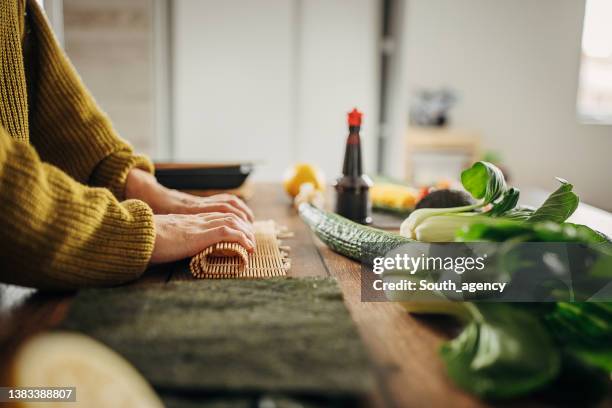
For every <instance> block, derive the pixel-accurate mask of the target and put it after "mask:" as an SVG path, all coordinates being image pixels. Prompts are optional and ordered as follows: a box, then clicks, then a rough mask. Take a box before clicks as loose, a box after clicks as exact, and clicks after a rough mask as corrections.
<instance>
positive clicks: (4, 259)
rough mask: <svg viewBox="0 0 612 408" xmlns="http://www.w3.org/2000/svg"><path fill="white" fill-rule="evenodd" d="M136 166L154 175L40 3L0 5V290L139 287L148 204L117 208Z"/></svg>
mask: <svg viewBox="0 0 612 408" xmlns="http://www.w3.org/2000/svg"><path fill="white" fill-rule="evenodd" d="M26 10H27V13H26ZM134 166H137V167H140V168H143V169H146V170H149V171H152V166H151V164H150V162H149V161H148V160H147V159H145V158H143V157H139V156H135V155H134V154H133V152H132V149H131V148H130V146H129V145H128V144H127V143H126V142H124V141H123V140H121V139H120V138H119V137H118V136H117V134H116V133H115V131H114V130H113V128H112V125H111V123H110V121H109V120H108V118H107V117H106V115H105V114H104V113H103V112H102V111H101V110H100V108H99V107H98V106H97V105H96V102H95V101H94V99H93V98H92V96H91V95H90V94H89V93H88V91H87V90H86V88H85V86H84V85H83V83H82V82H81V80H80V78H79V76H78V75H77V73H76V71H75V70H74V68H73V67H72V65H71V64H70V62H69V60H68V58H67V57H66V55H65V54H64V52H63V51H62V50H61V48H60V47H59V45H58V43H57V41H56V39H55V37H54V35H53V33H52V32H51V30H50V28H49V24H48V22H47V20H46V18H45V15H44V13H43V12H42V11H41V10H40V8H39V6H38V5H37V3H36V1H35V0H27V5H26V1H25V0H2V1H0V281H2V282H8V283H16V284H20V285H24V286H33V287H38V288H44V289H69V288H78V287H85V286H101V285H113V284H118V283H122V282H126V281H129V280H132V279H134V278H136V277H138V276H139V275H140V274H141V273H142V272H143V271H144V269H145V268H146V265H147V263H148V260H149V258H150V255H151V251H152V249H153V244H154V240H155V230H154V225H153V214H152V212H151V209H150V208H149V207H148V206H147V205H146V204H145V203H143V202H141V201H138V200H127V201H123V202H120V201H119V200H123V199H124V197H123V192H124V185H125V180H126V176H127V173H128V171H129V170H130V169H131V168H132V167H134Z"/></svg>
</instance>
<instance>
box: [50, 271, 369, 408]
mask: <svg viewBox="0 0 612 408" xmlns="http://www.w3.org/2000/svg"><path fill="white" fill-rule="evenodd" d="M62 328H63V329H67V330H77V331H80V332H84V333H86V334H88V335H90V336H92V337H94V338H96V339H98V340H100V341H101V342H103V343H105V344H107V345H108V346H110V347H111V348H112V349H114V350H115V351H117V352H118V353H119V354H121V355H123V356H124V357H125V358H126V359H127V360H128V361H130V362H131V363H132V364H133V365H134V366H135V367H136V368H137V369H138V370H139V371H140V372H141V373H142V374H143V375H144V377H145V378H147V379H148V381H149V382H150V383H151V384H152V385H153V386H154V387H155V388H156V389H157V390H158V392H160V393H161V394H162V396H164V395H165V396H166V397H167V398H168V400H166V402H167V403H168V405H169V406H179V405H186V406H189V405H191V404H190V403H188V401H189V400H191V401H192V403H195V402H193V401H200V403H202V402H203V399H202V397H204V396H208V397H211V396H213V395H214V396H215V398H219V396H227V397H231V398H232V399H234V402H237V403H238V404H237V405H242V402H244V401H254V400H258V399H259V397H258V396H265V395H281V396H282V395H285V396H288V395H293V396H297V397H298V398H307V399H308V398H314V401H315V402H316V401H326V402H325V403H322V405H330V406H331V405H335V404H331V400H329V399H340V400H346V399H347V398H348V399H354V398H359V397H360V396H363V395H364V394H365V393H366V392H368V390H369V389H370V387H371V386H372V383H373V381H372V377H371V371H370V364H369V361H368V358H367V355H366V352H365V350H364V348H363V346H362V343H361V341H360V338H359V335H358V333H357V331H356V329H355V326H354V324H353V322H352V320H351V318H350V315H349V313H348V311H347V310H346V308H345V306H344V302H343V300H342V294H341V292H340V289H339V287H338V285H337V283H336V282H335V280H333V279H329V278H310V279H287V278H281V279H266V280H197V281H179V282H170V283H165V284H163V283H160V284H153V285H150V286H145V287H143V286H139V287H130V286H125V287H118V288H114V289H88V290H83V291H81V292H79V294H78V295H77V296H76V298H75V300H74V301H73V303H72V305H71V308H70V310H69V312H68V316H67V318H66V320H65V321H64V323H63V325H62ZM185 398H186V400H184V401H183V403H184V404H183V403H180V404H179V403H178V401H180V400H181V399H185ZM236 398H237V399H236ZM241 398H244V400H242V399H241ZM321 398H323V399H322V400H321ZM209 400H210V398H209ZM171 401H174V402H177V403H176V404H175V403H171ZM222 401H224V398H223V397H221V400H219V402H220V403H221V402H222ZM210 402H213V401H212V400H210ZM226 402H230V401H229V400H228V401H226ZM212 405H216V404H214V403H213V404H212ZM221 405H225V404H221ZM229 405H235V404H229ZM248 405H251V404H250V403H248ZM316 405H320V404H316V403H315V404H314V406H316ZM202 406H204V405H202Z"/></svg>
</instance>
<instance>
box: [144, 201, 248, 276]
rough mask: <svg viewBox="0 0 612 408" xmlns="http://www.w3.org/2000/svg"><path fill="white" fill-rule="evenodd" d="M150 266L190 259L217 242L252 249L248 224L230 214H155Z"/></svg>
mask: <svg viewBox="0 0 612 408" xmlns="http://www.w3.org/2000/svg"><path fill="white" fill-rule="evenodd" d="M154 221H155V234H156V236H155V247H154V248H153V254H152V255H151V260H150V262H151V263H152V264H156V263H165V262H172V261H177V260H179V259H184V258H188V257H191V256H193V255H195V254H197V253H199V252H201V251H202V250H204V249H205V248H207V247H209V246H211V245H212V244H215V243H217V242H236V243H238V244H240V245H242V246H243V247H244V248H245V249H246V250H247V251H249V252H252V251H253V249H254V248H255V236H254V234H253V226H252V224H250V223H248V222H246V221H245V220H243V219H242V218H240V217H238V216H237V215H235V214H232V213H229V214H228V213H208V214H195V215H183V214H171V215H155V216H154Z"/></svg>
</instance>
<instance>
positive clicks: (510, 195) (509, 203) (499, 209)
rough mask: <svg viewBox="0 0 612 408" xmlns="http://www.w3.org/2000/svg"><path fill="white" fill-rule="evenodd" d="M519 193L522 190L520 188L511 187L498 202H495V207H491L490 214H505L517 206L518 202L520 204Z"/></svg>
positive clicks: (496, 215)
mask: <svg viewBox="0 0 612 408" xmlns="http://www.w3.org/2000/svg"><path fill="white" fill-rule="evenodd" d="M519 195H520V190H519V189H518V188H514V187H511V188H509V189H508V191H506V193H505V194H504V195H503V196H502V197H501V199H500V201H499V202H498V203H493V208H491V210H490V211H489V215H491V216H492V217H499V216H502V215H505V213H506V212H508V211H510V210H512V209H513V208H514V207H516V204H518V200H519Z"/></svg>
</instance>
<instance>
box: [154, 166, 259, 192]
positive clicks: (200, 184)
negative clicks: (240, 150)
mask: <svg viewBox="0 0 612 408" xmlns="http://www.w3.org/2000/svg"><path fill="white" fill-rule="evenodd" d="M252 171H253V166H252V165H251V164H232V165H203V166H198V165H193V166H191V165H181V164H177V165H176V167H172V165H164V166H163V167H161V168H157V169H156V170H155V176H156V177H157V180H158V181H159V182H160V184H162V185H164V186H166V187H169V188H176V189H180V190H226V189H232V188H238V187H240V186H241V185H242V184H243V183H244V181H245V180H246V179H247V177H248V176H249V174H251V172H252Z"/></svg>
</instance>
